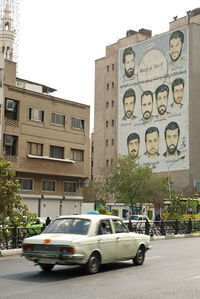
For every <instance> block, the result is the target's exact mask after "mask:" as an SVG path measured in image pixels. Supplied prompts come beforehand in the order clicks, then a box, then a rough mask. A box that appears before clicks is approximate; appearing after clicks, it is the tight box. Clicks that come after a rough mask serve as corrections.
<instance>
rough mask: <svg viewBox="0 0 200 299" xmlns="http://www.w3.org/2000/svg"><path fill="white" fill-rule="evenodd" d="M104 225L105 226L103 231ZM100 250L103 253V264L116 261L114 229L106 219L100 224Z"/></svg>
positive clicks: (98, 234) (98, 238)
mask: <svg viewBox="0 0 200 299" xmlns="http://www.w3.org/2000/svg"><path fill="white" fill-rule="evenodd" d="M102 224H104V225H105V229H104V230H103V228H102ZM97 242H98V248H99V250H100V252H101V256H102V263H104V262H106V263H109V262H112V261H115V260H116V238H115V235H114V234H113V229H112V226H111V223H110V220H109V219H104V220H101V221H100V222H99V227H98V231H97Z"/></svg>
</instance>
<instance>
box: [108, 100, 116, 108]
mask: <svg viewBox="0 0 200 299" xmlns="http://www.w3.org/2000/svg"><path fill="white" fill-rule="evenodd" d="M114 105H115V102H114V100H112V108H113V107H114ZM106 108H107V109H108V108H109V102H108V101H107V102H106Z"/></svg>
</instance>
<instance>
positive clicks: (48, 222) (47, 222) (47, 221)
mask: <svg viewBox="0 0 200 299" xmlns="http://www.w3.org/2000/svg"><path fill="white" fill-rule="evenodd" d="M50 223H51V219H50V217H49V216H48V217H47V219H46V226H48V225H49V224H50Z"/></svg>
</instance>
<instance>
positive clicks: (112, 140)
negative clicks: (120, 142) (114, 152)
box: [106, 138, 115, 146]
mask: <svg viewBox="0 0 200 299" xmlns="http://www.w3.org/2000/svg"><path fill="white" fill-rule="evenodd" d="M108 144H109V141H108V139H106V146H108ZM114 144H115V141H114V139H113V138H112V139H111V145H112V146H113V145H114Z"/></svg>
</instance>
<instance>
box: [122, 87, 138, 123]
mask: <svg viewBox="0 0 200 299" xmlns="http://www.w3.org/2000/svg"><path fill="white" fill-rule="evenodd" d="M135 102H136V95H135V91H134V90H133V89H132V88H129V89H127V90H126V92H125V93H124V95H123V107H124V117H123V120H131V119H134V118H136V116H135V115H134V114H133V113H134V109H135Z"/></svg>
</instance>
